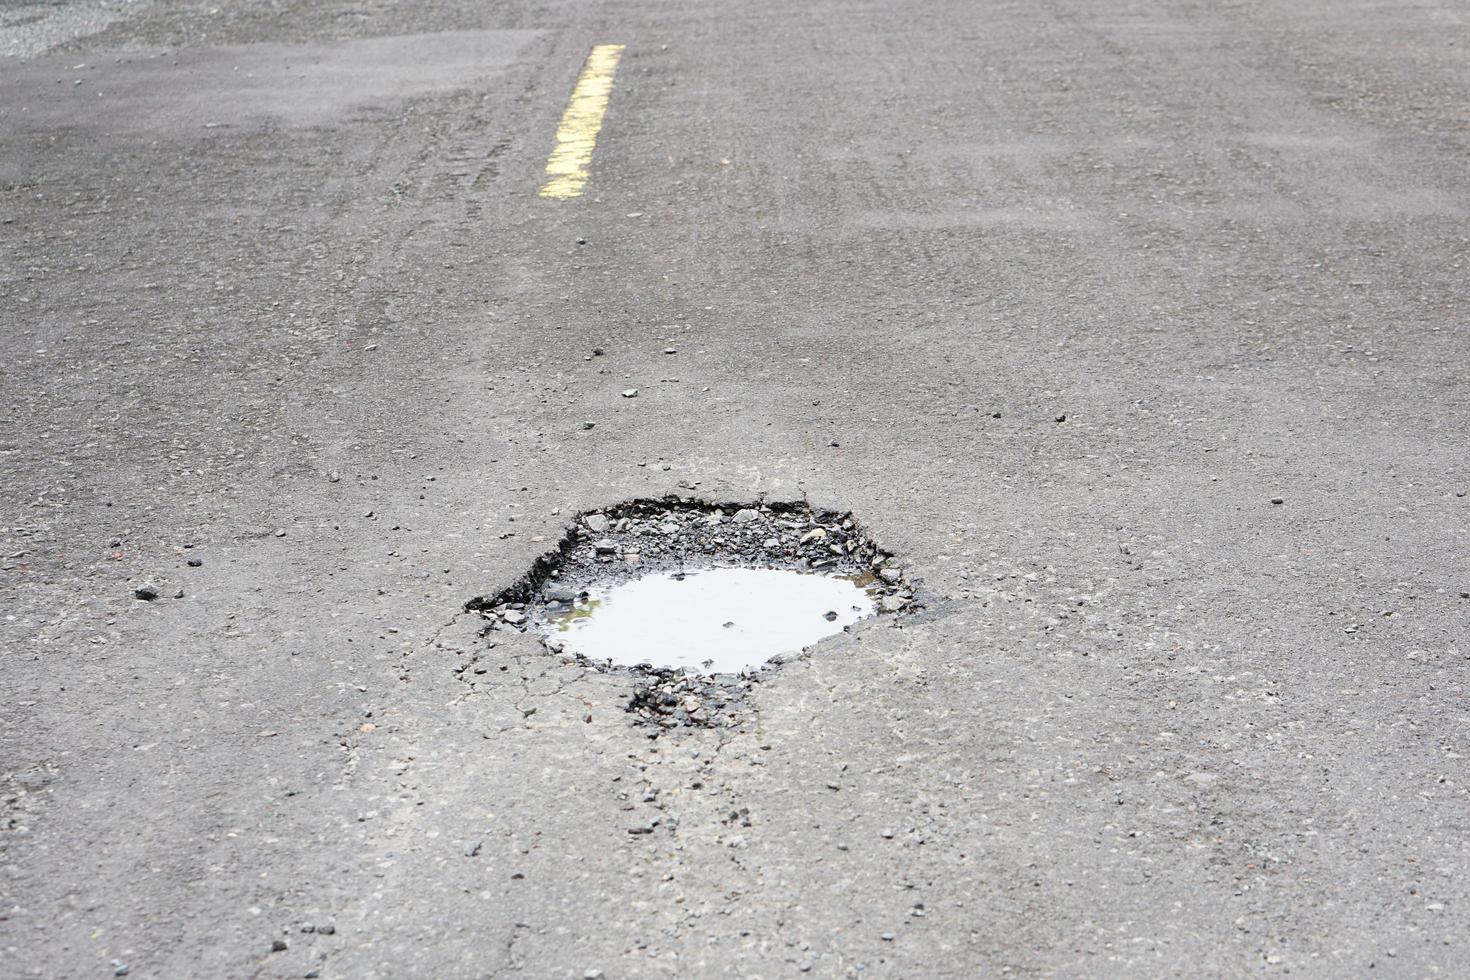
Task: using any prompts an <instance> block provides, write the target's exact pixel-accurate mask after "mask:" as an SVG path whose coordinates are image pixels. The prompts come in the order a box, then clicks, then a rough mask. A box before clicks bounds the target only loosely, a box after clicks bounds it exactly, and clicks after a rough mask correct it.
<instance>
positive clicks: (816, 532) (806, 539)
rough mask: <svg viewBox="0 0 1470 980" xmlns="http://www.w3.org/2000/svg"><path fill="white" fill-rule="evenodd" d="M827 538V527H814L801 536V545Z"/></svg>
mask: <svg viewBox="0 0 1470 980" xmlns="http://www.w3.org/2000/svg"><path fill="white" fill-rule="evenodd" d="M826 536H827V529H826V528H825V527H814V528H812V529H811V530H810V531H808V532H806V533H805V534H803V535H802V536H801V543H802V544H811V543H812V542H813V541H820V540H822V539H823V538H825V537H826Z"/></svg>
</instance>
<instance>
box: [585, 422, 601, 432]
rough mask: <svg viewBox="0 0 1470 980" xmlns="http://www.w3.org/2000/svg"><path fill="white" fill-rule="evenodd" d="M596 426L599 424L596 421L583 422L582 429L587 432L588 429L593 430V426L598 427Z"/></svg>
mask: <svg viewBox="0 0 1470 980" xmlns="http://www.w3.org/2000/svg"><path fill="white" fill-rule="evenodd" d="M596 426H597V423H596V422H583V423H582V431H583V432H587V431H589V430H591V429H593V428H596Z"/></svg>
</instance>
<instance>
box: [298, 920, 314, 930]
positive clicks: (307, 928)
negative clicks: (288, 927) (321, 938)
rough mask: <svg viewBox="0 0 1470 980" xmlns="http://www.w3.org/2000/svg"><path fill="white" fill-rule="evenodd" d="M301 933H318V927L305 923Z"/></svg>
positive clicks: (302, 924) (302, 925)
mask: <svg viewBox="0 0 1470 980" xmlns="http://www.w3.org/2000/svg"><path fill="white" fill-rule="evenodd" d="M301 931H302V932H316V926H314V925H312V924H311V923H310V922H303V923H301Z"/></svg>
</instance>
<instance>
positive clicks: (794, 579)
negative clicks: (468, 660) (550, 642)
mask: <svg viewBox="0 0 1470 980" xmlns="http://www.w3.org/2000/svg"><path fill="white" fill-rule="evenodd" d="M864 584H865V583H861V582H859V581H858V580H856V579H853V578H838V577H835V576H827V575H816V574H811V573H805V572H797V571H791V570H786V569H773V568H712V569H706V570H703V571H697V572H691V571H686V572H678V573H671V574H661V575H645V576H644V577H642V578H638V579H634V580H633V581H631V582H625V583H623V584H621V585H615V586H611V587H609V588H606V589H596V588H594V589H589V590H588V598H587V599H586V600H584V601H582V602H581V603H579V604H577V605H575V606H573V607H571V608H570V609H566V608H565V607H553V612H552V615H551V616H550V617H548V622H547V627H546V628H547V629H548V630H549V631H552V632H553V634H554V635H555V637H556V639H557V640H559V641H561V644H562V648H563V649H564V650H566V651H567V652H569V653H578V654H581V655H582V656H584V657H586V658H588V659H589V660H611V661H612V662H613V663H614V664H619V665H622V666H634V665H636V664H650V665H652V666H655V667H683V668H685V669H688V670H692V671H698V672H704V673H734V672H737V671H740V670H743V669H745V668H747V667H756V666H759V665H760V664H763V663H765V662H766V661H767V660H769V659H771V658H772V657H774V656H775V655H776V654H778V653H794V652H796V651H797V650H800V649H802V648H803V647H807V646H810V645H811V644H813V643H815V642H816V641H818V640H820V639H821V638H822V637H824V636H830V635H831V634H833V633H840V632H842V630H843V628H844V627H847V626H850V625H852V624H853V623H855V622H857V621H858V620H860V619H863V618H864V617H866V616H870V615H872V613H873V611H874V603H873V598H872V596H870V595H869V594H868V593H867V592H866V591H865V590H864V588H863V585H864ZM557 608H561V609H562V611H561V612H556V611H555V610H556V609H557Z"/></svg>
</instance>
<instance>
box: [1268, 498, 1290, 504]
mask: <svg viewBox="0 0 1470 980" xmlns="http://www.w3.org/2000/svg"><path fill="white" fill-rule="evenodd" d="M1271 503H1273V504H1284V503H1286V498H1285V497H1272V498H1271Z"/></svg>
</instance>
